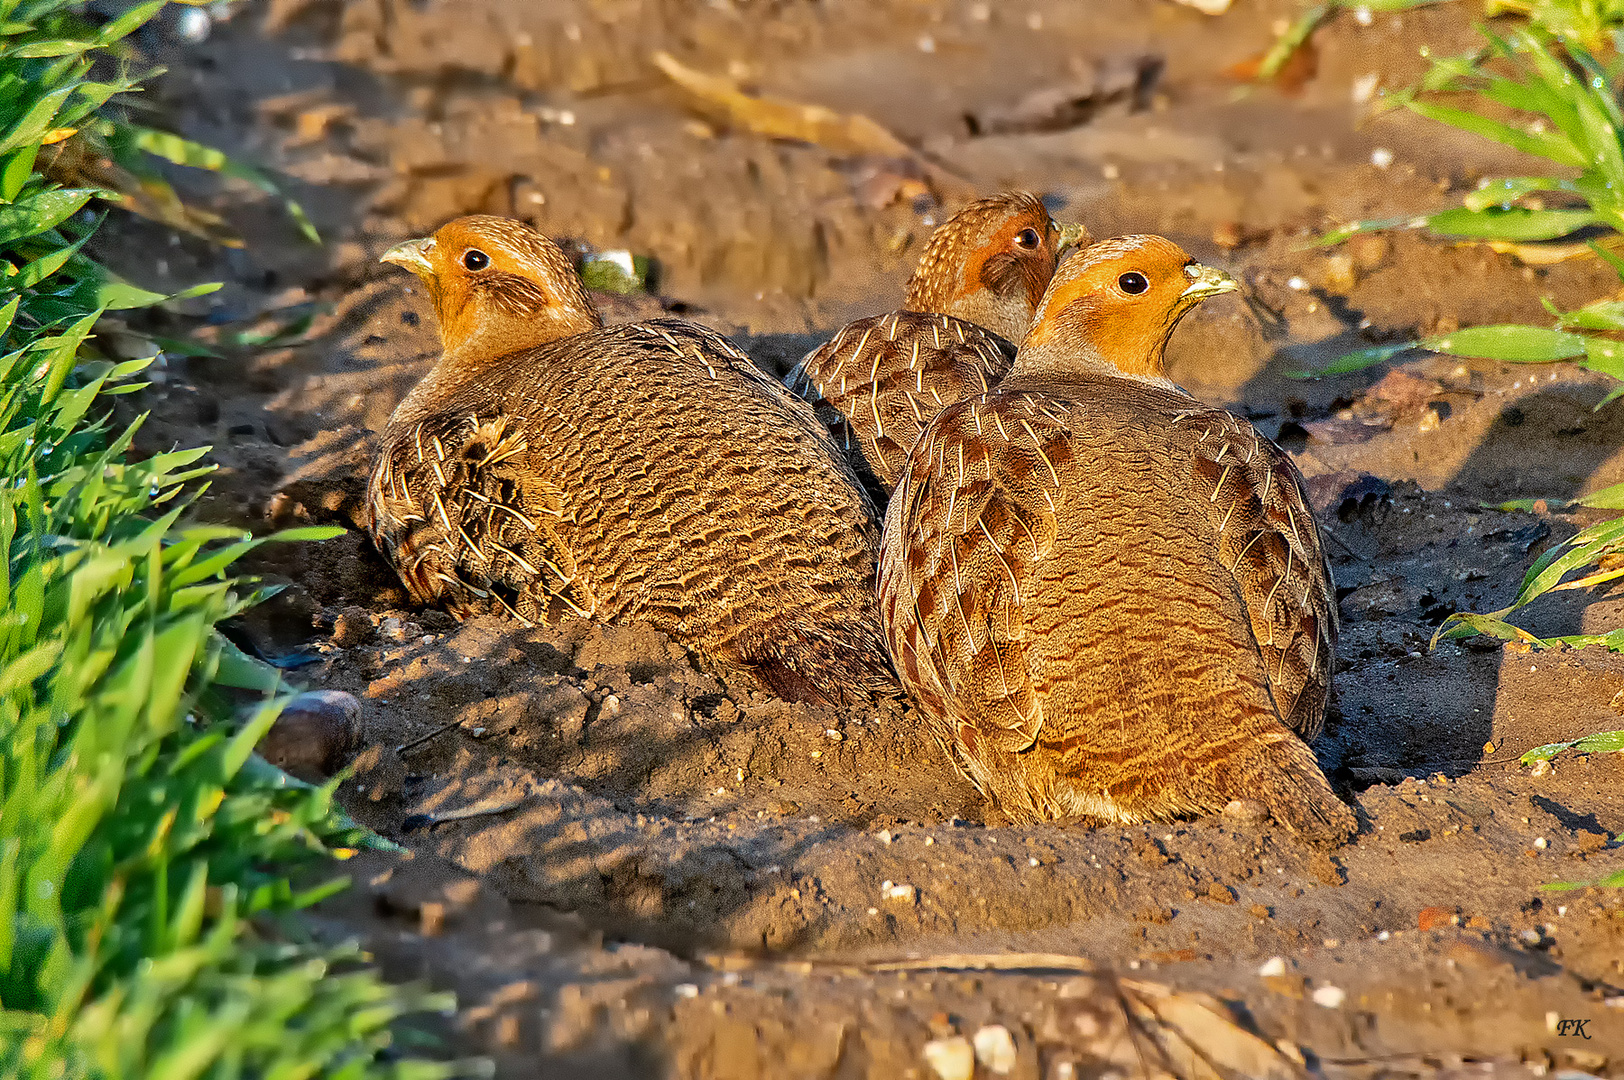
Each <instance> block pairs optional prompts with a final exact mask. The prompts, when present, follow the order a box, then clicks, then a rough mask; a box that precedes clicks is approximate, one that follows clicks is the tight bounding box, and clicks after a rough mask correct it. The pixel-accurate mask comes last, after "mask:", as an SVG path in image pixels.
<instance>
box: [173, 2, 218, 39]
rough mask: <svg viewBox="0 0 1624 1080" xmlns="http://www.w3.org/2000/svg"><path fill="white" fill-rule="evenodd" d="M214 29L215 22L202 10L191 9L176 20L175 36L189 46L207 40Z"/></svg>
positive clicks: (183, 12)
mask: <svg viewBox="0 0 1624 1080" xmlns="http://www.w3.org/2000/svg"><path fill="white" fill-rule="evenodd" d="M212 29H214V20H213V19H211V18H209V13H208V12H206V11H204V10H203V9H202V8H195V7H189V8H187V9H186V10H185V11H182V12H181V13H180V17H179V18H178V19H176V20H175V36H176V37H178V38H180V39H181V40H182V41H184V42H186V43H187V44H189V45H196V44H198V43H199V42H201V41H205V40H207V39H208V36H209V31H210V30H212Z"/></svg>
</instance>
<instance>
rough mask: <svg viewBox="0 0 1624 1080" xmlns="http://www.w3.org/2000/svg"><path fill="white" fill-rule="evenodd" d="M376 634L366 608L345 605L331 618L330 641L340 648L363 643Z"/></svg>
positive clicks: (376, 629) (376, 631) (376, 630)
mask: <svg viewBox="0 0 1624 1080" xmlns="http://www.w3.org/2000/svg"><path fill="white" fill-rule="evenodd" d="M377 636H378V628H377V627H375V626H373V625H372V617H371V616H370V615H368V614H367V610H366V608H363V607H347V608H345V609H344V610H343V611H340V612H339V613H338V617H337V618H335V619H334V620H333V637H332V641H333V644H334V645H337V646H338V647H339V648H341V649H348V648H352V647H353V646H356V645H365V644H366V643H367V642H369V641H371V640H372V639H373V638H375V637H377Z"/></svg>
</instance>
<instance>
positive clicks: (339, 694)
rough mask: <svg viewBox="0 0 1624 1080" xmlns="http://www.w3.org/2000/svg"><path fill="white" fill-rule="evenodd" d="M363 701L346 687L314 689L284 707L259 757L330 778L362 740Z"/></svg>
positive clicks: (296, 772) (296, 771)
mask: <svg viewBox="0 0 1624 1080" xmlns="http://www.w3.org/2000/svg"><path fill="white" fill-rule="evenodd" d="M360 722H361V702H360V701H358V700H357V699H356V697H355V695H354V694H346V693H345V692H344V691H342V690H311V691H309V692H307V693H303V694H300V695H298V696H297V697H295V698H294V699H293V700H292V701H290V702H288V704H287V706H286V707H285V708H283V710H282V714H281V715H280V716H278V717H277V718H276V722H275V723H274V724H272V725H271V730H270V731H268V732H266V733H265V737H264V738H263V739H261V740H260V741H259V746H258V747H257V749H258V751H259V756H260V757H262V758H264V759H265V760H266V761H268V762H270V763H271V764H272V765H275V766H277V767H278V768H280V769H286V770H288V771H289V772H292V773H295V774H296V775H300V774H302V775H303V776H306V777H308V776H310V775H315V776H320V777H327V776H331V775H332V774H333V773H335V772H337V771H338V770H339V769H340V768H342V767H343V765H344V763H345V762H346V761H348V760H349V756H350V754H351V753H352V752H353V751H355V750H356V749H357V748H358V746H359V744H360V739H361V731H360Z"/></svg>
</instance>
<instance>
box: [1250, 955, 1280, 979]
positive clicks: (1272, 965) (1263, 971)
mask: <svg viewBox="0 0 1624 1080" xmlns="http://www.w3.org/2000/svg"><path fill="white" fill-rule="evenodd" d="M1257 973H1258V974H1259V975H1261V976H1263V977H1264V978H1265V979H1267V978H1269V977H1270V976H1271V975H1284V974H1285V973H1286V961H1285V959H1284V958H1283V957H1279V956H1271V957H1270V958H1269V959H1268V960H1267V961H1266V962H1265V963H1264V965H1263V966H1262V967H1260V968H1258V969H1257Z"/></svg>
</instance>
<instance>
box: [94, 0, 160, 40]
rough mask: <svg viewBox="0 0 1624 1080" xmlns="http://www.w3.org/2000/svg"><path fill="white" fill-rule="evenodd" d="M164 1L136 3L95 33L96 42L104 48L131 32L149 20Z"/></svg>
mask: <svg viewBox="0 0 1624 1080" xmlns="http://www.w3.org/2000/svg"><path fill="white" fill-rule="evenodd" d="M165 2H166V0H148V2H147V3H145V4H137V5H136V6H135V7H133V8H131V9H130V10H128V11H126V12H124V13H123V14H122V15H120V16H118V18H116V19H113V20H112V21H111V22H109V23H107V24H106V25H105V26H103V27H102V28H101V31H100V32H99V33H97V35H96V44H97V45H98V46H101V47H103V48H105V47H106V46H108V45H111V44H113V43H114V42H116V41H120V40H122V39H123V38H125V37H128V36H129V35H130V34H133V33H134V32H135V31H137V30H139V29H141V27H143V26H145V25H146V24H147V23H148V22H150V21H151V20H152V17H153V16H154V15H156V14H158V12H159V11H160V10H161V9H162V8H163V6H164V4H165Z"/></svg>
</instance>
